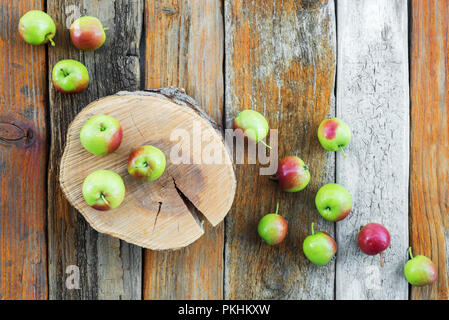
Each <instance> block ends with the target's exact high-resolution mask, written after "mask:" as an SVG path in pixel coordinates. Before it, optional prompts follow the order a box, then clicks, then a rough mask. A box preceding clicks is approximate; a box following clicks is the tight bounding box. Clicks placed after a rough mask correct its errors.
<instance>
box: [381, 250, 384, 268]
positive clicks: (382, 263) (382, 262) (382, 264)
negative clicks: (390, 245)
mask: <svg viewBox="0 0 449 320" xmlns="http://www.w3.org/2000/svg"><path fill="white" fill-rule="evenodd" d="M380 266H381V268H383V266H384V258H383V256H382V252H381V253H380Z"/></svg>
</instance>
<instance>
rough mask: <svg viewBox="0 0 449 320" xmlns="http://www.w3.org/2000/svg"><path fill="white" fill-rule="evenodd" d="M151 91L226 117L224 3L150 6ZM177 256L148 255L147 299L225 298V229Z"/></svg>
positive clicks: (170, 0) (181, 0) (208, 232)
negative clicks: (175, 92)
mask: <svg viewBox="0 0 449 320" xmlns="http://www.w3.org/2000/svg"><path fill="white" fill-rule="evenodd" d="M145 4H146V5H145V31H146V59H145V69H146V71H145V85H146V87H147V88H159V87H167V86H174V87H180V88H184V89H185V91H186V93H187V94H188V95H190V96H192V97H193V98H194V99H196V100H197V101H198V102H199V104H200V105H201V106H203V107H204V108H205V111H207V112H208V113H209V115H211V116H212V117H213V118H214V120H215V121H217V122H218V123H221V121H222V115H223V72H222V66H223V16H222V3H221V1H220V0H202V1H197V0H162V1H151V0H147V1H146V3H145ZM204 233H205V234H204V236H202V237H201V238H200V239H199V240H197V241H196V242H195V243H193V244H192V245H190V246H188V247H187V248H184V249H180V250H177V251H159V252H158V251H149V250H146V251H145V259H144V298H145V299H220V298H222V297H223V237H224V227H223V223H221V224H219V225H218V226H217V227H216V228H213V227H212V226H211V225H210V224H209V223H208V222H207V221H205V222H204Z"/></svg>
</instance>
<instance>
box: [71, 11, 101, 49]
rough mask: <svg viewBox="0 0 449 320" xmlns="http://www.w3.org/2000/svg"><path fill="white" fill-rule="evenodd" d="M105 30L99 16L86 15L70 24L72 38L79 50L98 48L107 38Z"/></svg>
mask: <svg viewBox="0 0 449 320" xmlns="http://www.w3.org/2000/svg"><path fill="white" fill-rule="evenodd" d="M105 30H107V29H105V28H103V25H102V24H101V21H100V20H98V18H95V17H90V16H84V17H80V18H78V19H76V20H75V21H74V22H73V23H72V25H71V26H70V38H71V39H72V43H73V44H74V45H75V47H77V48H78V49H79V50H96V49H98V48H100V47H101V46H102V45H103V43H104V41H105V40H106V34H105V32H104V31H105Z"/></svg>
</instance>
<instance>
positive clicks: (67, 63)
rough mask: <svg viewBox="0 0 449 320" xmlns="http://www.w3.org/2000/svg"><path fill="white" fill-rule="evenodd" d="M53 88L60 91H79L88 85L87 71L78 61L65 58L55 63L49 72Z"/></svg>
mask: <svg viewBox="0 0 449 320" xmlns="http://www.w3.org/2000/svg"><path fill="white" fill-rule="evenodd" d="M51 75H52V77H51V80H52V82H53V85H54V86H55V88H56V89H57V90H58V91H60V92H62V93H79V92H82V91H84V90H85V89H86V88H87V86H88V85H89V72H88V71H87V68H86V67H85V66H84V64H82V63H81V62H79V61H76V60H72V59H67V60H61V61H59V62H58V63H56V64H55V66H54V67H53V71H52V73H51Z"/></svg>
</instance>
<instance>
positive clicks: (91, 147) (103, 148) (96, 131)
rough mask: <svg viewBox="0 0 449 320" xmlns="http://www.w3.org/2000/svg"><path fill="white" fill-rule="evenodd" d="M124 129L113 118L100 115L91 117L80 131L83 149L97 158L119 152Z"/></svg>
mask: <svg viewBox="0 0 449 320" xmlns="http://www.w3.org/2000/svg"><path fill="white" fill-rule="evenodd" d="M122 136H123V133H122V127H121V126H120V123H119V122H118V121H117V120H116V119H115V118H114V117H111V116H108V115H105V114H100V115H96V116H93V117H91V118H90V119H89V120H87V121H86V123H85V124H84V125H83V127H82V128H81V131H80V140H81V144H82V145H83V147H84V148H85V149H86V150H87V151H89V152H90V153H92V154H94V155H97V156H104V155H106V154H109V153H111V152H114V151H115V150H117V148H118V147H119V146H120V143H121V142H122Z"/></svg>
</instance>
